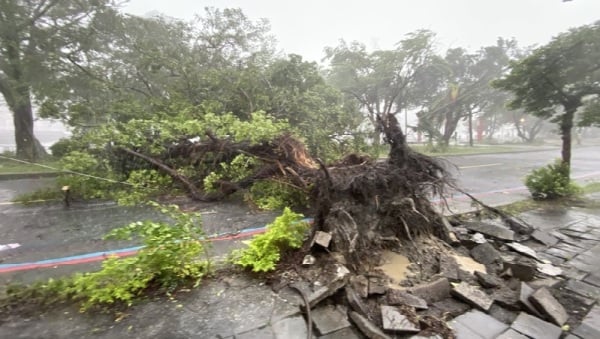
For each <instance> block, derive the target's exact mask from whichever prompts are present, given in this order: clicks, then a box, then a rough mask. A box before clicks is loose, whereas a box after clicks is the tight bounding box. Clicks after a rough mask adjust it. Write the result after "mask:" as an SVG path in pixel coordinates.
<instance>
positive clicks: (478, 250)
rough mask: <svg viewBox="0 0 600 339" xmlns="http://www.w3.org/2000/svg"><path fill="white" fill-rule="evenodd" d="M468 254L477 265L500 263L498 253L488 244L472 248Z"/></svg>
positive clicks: (500, 258)
mask: <svg viewBox="0 0 600 339" xmlns="http://www.w3.org/2000/svg"><path fill="white" fill-rule="evenodd" d="M470 254H471V257H473V259H475V260H476V261H477V262H478V263H481V264H484V265H489V264H493V263H501V262H502V257H501V256H500V252H498V250H497V249H496V248H495V247H494V246H493V245H492V244H490V243H489V242H486V243H483V244H480V245H477V246H475V247H473V248H472V249H471V251H470Z"/></svg>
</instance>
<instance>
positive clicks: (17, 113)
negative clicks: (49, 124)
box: [8, 89, 46, 161]
mask: <svg viewBox="0 0 600 339" xmlns="http://www.w3.org/2000/svg"><path fill="white" fill-rule="evenodd" d="M20 92H21V93H20V94H21V95H18V97H17V98H16V100H14V101H13V102H8V104H9V107H10V109H11V111H12V112H13V123H14V126H15V143H16V145H17V157H18V158H20V159H27V160H30V161H36V160H38V159H39V158H40V157H42V156H44V155H46V151H45V150H44V148H43V147H42V145H41V144H40V142H39V141H38V140H37V139H36V138H35V135H34V134H33V110H32V108H31V96H30V95H29V89H25V90H21V91H20Z"/></svg>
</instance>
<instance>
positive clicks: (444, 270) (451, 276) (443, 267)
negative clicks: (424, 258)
mask: <svg viewBox="0 0 600 339" xmlns="http://www.w3.org/2000/svg"><path fill="white" fill-rule="evenodd" d="M440 275H441V276H443V277H446V278H448V280H450V281H453V282H454V281H458V280H459V277H458V263H457V261H456V258H454V257H453V256H449V255H445V254H442V255H441V256H440Z"/></svg>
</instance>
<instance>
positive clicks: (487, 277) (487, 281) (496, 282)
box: [475, 271, 504, 288]
mask: <svg viewBox="0 0 600 339" xmlns="http://www.w3.org/2000/svg"><path fill="white" fill-rule="evenodd" d="M475 277H476V278H477V281H478V282H479V284H480V285H481V286H483V287H485V288H496V287H500V286H502V285H504V280H502V279H500V278H498V277H497V276H495V275H491V274H486V273H483V272H479V271H475Z"/></svg>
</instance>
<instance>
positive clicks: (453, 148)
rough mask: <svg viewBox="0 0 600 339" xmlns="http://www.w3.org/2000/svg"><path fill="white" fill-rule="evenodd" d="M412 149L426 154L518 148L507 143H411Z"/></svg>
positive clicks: (474, 152)
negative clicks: (473, 144)
mask: <svg viewBox="0 0 600 339" xmlns="http://www.w3.org/2000/svg"><path fill="white" fill-rule="evenodd" d="M410 147H411V148H412V149H413V150H415V151H417V152H419V153H423V154H426V155H433V156H435V155H468V154H482V153H507V152H514V151H515V150H519V149H520V148H518V147H514V146H509V145H478V146H473V147H471V146H448V147H445V148H439V147H431V146H429V145H411V146H410Z"/></svg>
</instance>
